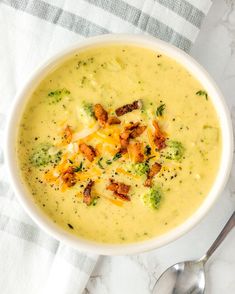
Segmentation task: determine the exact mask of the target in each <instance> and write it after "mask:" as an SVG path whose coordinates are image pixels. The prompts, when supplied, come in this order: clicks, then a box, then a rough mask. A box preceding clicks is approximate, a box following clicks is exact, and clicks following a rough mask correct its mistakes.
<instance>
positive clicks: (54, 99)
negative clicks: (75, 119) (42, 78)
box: [48, 88, 70, 104]
mask: <svg viewBox="0 0 235 294" xmlns="http://www.w3.org/2000/svg"><path fill="white" fill-rule="evenodd" d="M69 94H70V91H69V90H67V89H65V88H63V89H58V90H55V91H51V92H49V93H48V97H49V99H48V100H49V104H56V103H58V102H60V101H61V99H62V98H64V97H65V96H66V95H69Z"/></svg>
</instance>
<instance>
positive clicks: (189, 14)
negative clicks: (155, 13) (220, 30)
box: [157, 0, 205, 29]
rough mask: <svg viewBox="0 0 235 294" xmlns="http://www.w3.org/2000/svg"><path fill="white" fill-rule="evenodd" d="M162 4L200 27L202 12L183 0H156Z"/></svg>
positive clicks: (202, 17)
mask: <svg viewBox="0 0 235 294" xmlns="http://www.w3.org/2000/svg"><path fill="white" fill-rule="evenodd" d="M157 2H158V3H160V4H161V5H162V6H164V7H166V8H168V9H170V10H172V11H174V12H175V13H176V14H178V15H180V16H181V17H182V18H184V19H186V20H187V21H188V22H190V23H191V24H193V25H194V26H196V27H197V28H199V29H200V27H201V24H202V21H203V19H204V17H205V15H204V13H203V12H202V11H201V10H199V9H198V8H196V7H194V6H193V5H192V4H191V3H189V2H188V1H185V0H157Z"/></svg>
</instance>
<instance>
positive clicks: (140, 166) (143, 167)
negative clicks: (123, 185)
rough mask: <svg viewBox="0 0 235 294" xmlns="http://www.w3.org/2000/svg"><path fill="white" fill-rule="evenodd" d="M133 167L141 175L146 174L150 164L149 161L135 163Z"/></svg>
mask: <svg viewBox="0 0 235 294" xmlns="http://www.w3.org/2000/svg"><path fill="white" fill-rule="evenodd" d="M133 168H134V171H135V173H136V174H137V175H139V176H142V175H146V174H147V172H148V171H149V165H148V163H147V162H141V163H136V164H133Z"/></svg>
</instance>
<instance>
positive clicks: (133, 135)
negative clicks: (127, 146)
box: [130, 126, 147, 139]
mask: <svg viewBox="0 0 235 294" xmlns="http://www.w3.org/2000/svg"><path fill="white" fill-rule="evenodd" d="M146 128H147V127H146V126H138V127H136V128H135V129H134V130H133V131H132V132H131V134H130V138H131V139H134V138H137V137H139V136H140V135H141V134H142V133H143V132H144V131H145V130H146Z"/></svg>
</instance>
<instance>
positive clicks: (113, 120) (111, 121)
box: [107, 116, 121, 125]
mask: <svg viewBox="0 0 235 294" xmlns="http://www.w3.org/2000/svg"><path fill="white" fill-rule="evenodd" d="M107 123H108V124H109V125H119V124H120V123H121V121H120V119H119V118H118V117H116V116H110V117H109V118H108V121H107Z"/></svg>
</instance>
